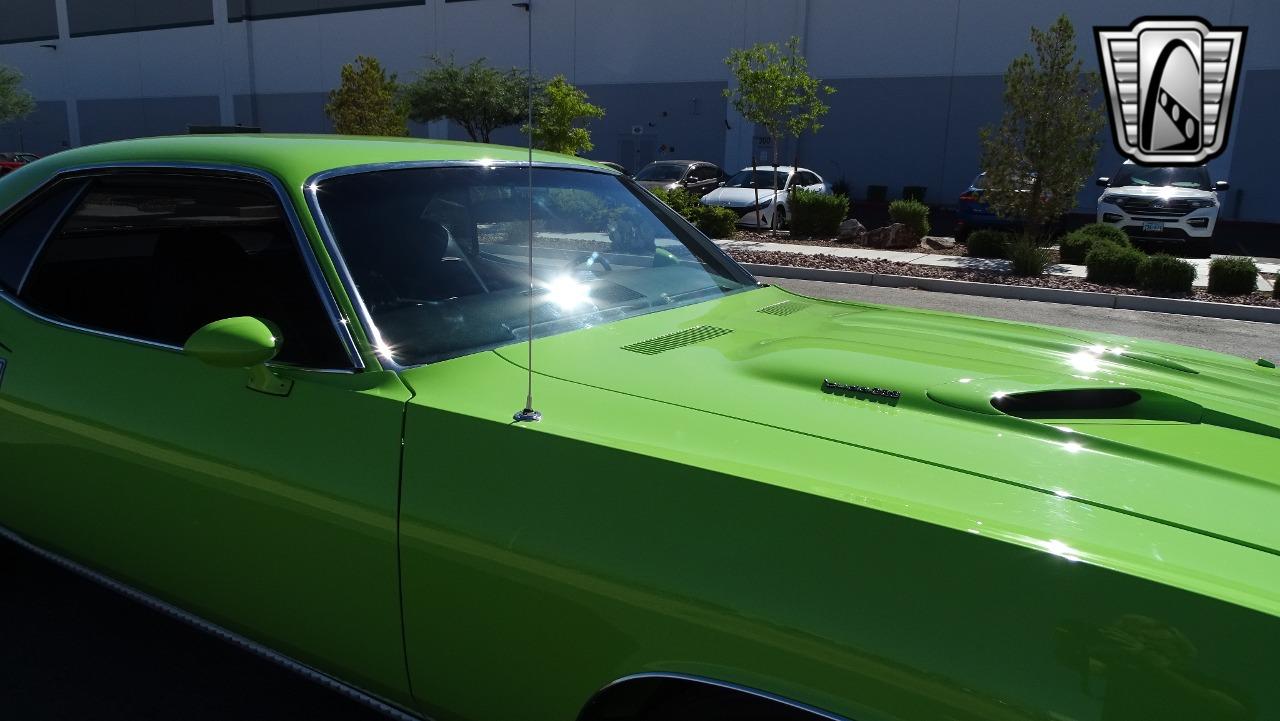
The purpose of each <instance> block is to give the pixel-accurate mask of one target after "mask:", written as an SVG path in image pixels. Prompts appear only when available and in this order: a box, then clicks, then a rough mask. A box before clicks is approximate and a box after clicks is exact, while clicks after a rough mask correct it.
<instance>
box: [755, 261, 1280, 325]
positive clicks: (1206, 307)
mask: <svg viewBox="0 0 1280 721" xmlns="http://www.w3.org/2000/svg"><path fill="white" fill-rule="evenodd" d="M742 267H744V268H746V269H747V270H748V271H749V272H751V274H752V275H763V276H769V277H772V278H789V279H791V280H818V281H824V282H827V283H852V284H856V285H872V286H880V287H885V288H919V289H921V290H929V291H934V292H936V293H958V294H960V295H977V296H984V297H988V298H1008V299H1011V300H1037V301H1041V302H1045V303H1062V304H1067V305H1084V306H1091V307H1095V308H1116V309H1119V310H1145V311H1150V312H1153V313H1174V314H1177V315H1197V316H1203V317H1206V318H1224V319H1228V320H1250V321H1255V322H1258V323H1280V308H1271V307H1267V306H1258V305H1243V304H1240V303H1215V302H1212V301H1205V300H1184V299H1182V298H1157V297H1152V296H1145V295H1127V294H1123V293H1095V292H1092V291H1084V290H1062V289H1058V288H1033V287H1030V286H1025V285H1004V284H1001V283H978V282H974V281H969V280H951V279H948V278H917V277H914V276H909V275H891V274H888V273H865V272H862V271H854V270H832V269H829V268H802V267H799V266H793V265H764V264H760V263H743V264H742Z"/></svg>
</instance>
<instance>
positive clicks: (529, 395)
mask: <svg viewBox="0 0 1280 721" xmlns="http://www.w3.org/2000/svg"><path fill="white" fill-rule="evenodd" d="M511 6H512V7H518V8H523V9H524V11H525V12H526V13H527V14H528V16H529V48H528V50H529V56H528V59H527V72H528V75H529V77H528V80H529V167H528V170H529V337H528V338H527V339H525V346H526V348H527V349H528V352H529V360H528V363H526V365H527V368H526V370H527V372H528V381H527V382H526V385H525V396H524V410H521V411H519V412H517V413H516V414H515V416H513V418H514V419H515V421H516V422H517V423H532V422H534V421H540V420H542V414H541V413H539V412H538V411H536V410H534V409H533V3H532V0H530V2H518V3H511Z"/></svg>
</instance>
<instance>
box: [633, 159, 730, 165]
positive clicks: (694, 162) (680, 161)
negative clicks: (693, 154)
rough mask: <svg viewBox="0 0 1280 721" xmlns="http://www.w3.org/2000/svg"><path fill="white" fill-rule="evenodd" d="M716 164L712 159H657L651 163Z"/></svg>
mask: <svg viewBox="0 0 1280 721" xmlns="http://www.w3.org/2000/svg"><path fill="white" fill-rule="evenodd" d="M694 164H698V165H715V163H713V162H711V161H710V160H655V161H653V162H652V163H649V165H694Z"/></svg>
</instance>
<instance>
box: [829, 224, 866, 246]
mask: <svg viewBox="0 0 1280 721" xmlns="http://www.w3.org/2000/svg"><path fill="white" fill-rule="evenodd" d="M866 234H867V229H866V227H865V226H864V225H863V224H862V223H859V222H858V219H857V218H850V219H848V220H846V221H844V222H843V223H841V224H840V232H839V233H838V234H837V235H836V240H841V241H844V242H853V241H860V240H861V239H862V236H864V235H866Z"/></svg>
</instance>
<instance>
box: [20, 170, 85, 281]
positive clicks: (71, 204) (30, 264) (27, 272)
mask: <svg viewBox="0 0 1280 721" xmlns="http://www.w3.org/2000/svg"><path fill="white" fill-rule="evenodd" d="M58 182H60V181H54V182H51V183H46V184H44V185H41V186H40V187H39V188H37V189H36V190H35V191H34V192H31V193H28V194H27V196H26V199H33V198H35V197H36V196H37V195H40V194H41V193H44V192H48V191H49V190H51V189H52V188H53V187H54V186H55V185H57V184H58ZM88 188H89V183H88V182H85V183H84V184H83V185H81V186H80V190H78V191H76V194H75V195H73V196H72V197H71V198H70V199H69V200H68V201H67V204H66V206H65V207H63V209H62V210H61V211H59V212H58V217H57V219H55V220H54V221H53V225H50V226H49V230H48V231H46V232H45V234H44V237H43V238H41V239H40V242H39V243H38V244H36V248H35V250H34V251H33V252H32V253H31V257H30V258H29V259H28V260H27V267H26V268H24V269H23V270H22V277H21V278H19V279H18V287H17V288H14V289H13V292H14V293H16V294H18V295H21V294H22V288H23V286H25V285H26V284H27V279H28V278H30V277H31V269H32V268H34V267H36V258H39V257H40V254H41V253H43V252H44V247H45V246H46V245H48V244H49V239H50V238H52V237H53V234H54V233H56V232H57V231H58V228H61V227H62V223H63V221H65V220H66V219H67V216H68V215H71V211H72V209H73V208H75V207H76V206H77V205H79V204H80V201H81V200H83V199H84V191H85V190H87V189H88Z"/></svg>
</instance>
